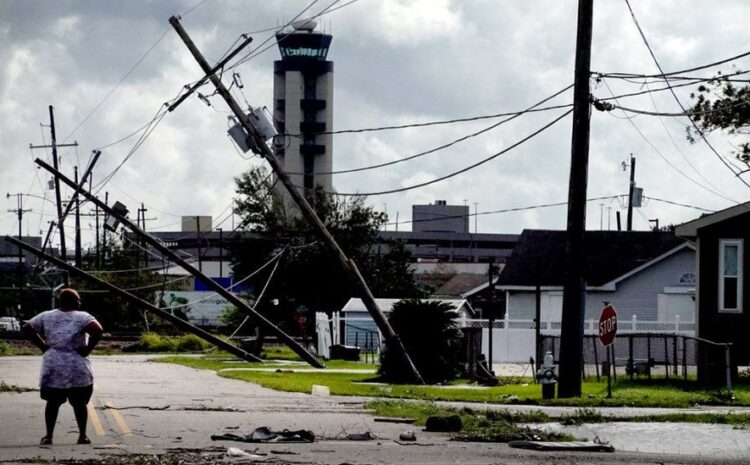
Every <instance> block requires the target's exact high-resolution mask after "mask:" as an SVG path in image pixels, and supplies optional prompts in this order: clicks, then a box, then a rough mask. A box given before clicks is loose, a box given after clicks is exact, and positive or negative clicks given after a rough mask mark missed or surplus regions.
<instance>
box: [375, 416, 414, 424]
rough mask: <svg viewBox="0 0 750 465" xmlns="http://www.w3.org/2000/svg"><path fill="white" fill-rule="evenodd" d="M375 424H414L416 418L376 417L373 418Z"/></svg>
mask: <svg viewBox="0 0 750 465" xmlns="http://www.w3.org/2000/svg"><path fill="white" fill-rule="evenodd" d="M373 421H374V422H376V423H408V424H412V423H416V421H417V419H416V418H388V417H377V418H373Z"/></svg>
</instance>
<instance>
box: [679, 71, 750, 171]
mask: <svg viewBox="0 0 750 465" xmlns="http://www.w3.org/2000/svg"><path fill="white" fill-rule="evenodd" d="M690 97H691V98H692V99H693V100H694V104H693V106H692V107H691V108H690V111H691V112H692V113H696V114H694V115H692V116H691V117H690V118H691V119H692V120H693V122H694V123H695V124H696V126H698V128H699V129H700V131H701V132H710V131H715V130H726V131H727V133H729V134H750V86H748V85H745V86H737V85H735V84H734V83H733V79H732V75H731V74H730V75H723V74H721V73H719V74H718V75H717V76H716V77H714V78H713V79H711V80H710V81H708V82H707V83H706V84H705V85H700V86H699V87H698V89H697V93H692V94H691V95H690ZM699 136H700V134H699V133H698V132H697V131H696V130H695V128H692V127H688V128H687V138H688V140H689V141H690V142H695V141H696V138H697V137H699ZM735 156H736V157H737V158H738V159H739V160H740V161H742V162H744V163H745V164H747V165H748V166H749V167H750V143H748V142H743V143H741V144H739V146H738V147H737V149H736V151H735Z"/></svg>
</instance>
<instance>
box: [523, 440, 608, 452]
mask: <svg viewBox="0 0 750 465" xmlns="http://www.w3.org/2000/svg"><path fill="white" fill-rule="evenodd" d="M508 445H509V446H510V447H513V448H515V449H530V450H538V451H545V452H561V451H575V452H614V451H615V448H614V447H612V446H611V445H610V444H602V443H597V442H589V441H568V442H549V441H510V442H509V443H508Z"/></svg>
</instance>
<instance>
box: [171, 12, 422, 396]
mask: <svg viewBox="0 0 750 465" xmlns="http://www.w3.org/2000/svg"><path fill="white" fill-rule="evenodd" d="M169 23H170V24H171V25H172V27H173V28H174V29H175V31H176V32H177V34H178V35H179V36H180V38H181V39H182V41H183V42H184V43H185V45H186V46H187V48H188V49H189V50H190V52H191V53H192V55H193V57H194V58H195V60H196V61H197V62H198V64H199V65H200V67H201V69H203V71H204V72H205V73H206V75H208V76H209V78H210V80H211V82H212V83H213V84H214V86H215V87H216V90H217V92H218V93H219V94H220V95H221V97H222V98H223V99H224V100H225V101H226V103H227V105H228V106H229V108H230V109H231V110H232V113H234V116H235V117H236V118H237V119H238V120H239V121H240V123H241V124H242V127H243V128H244V129H245V131H246V132H247V134H248V136H249V137H248V139H249V140H250V142H252V143H253V144H254V145H255V146H256V147H257V148H258V149H259V151H260V152H261V153H262V156H263V158H264V159H265V160H266V161H267V162H268V164H269V165H270V166H271V169H272V170H273V172H274V173H275V174H276V178H277V180H278V181H280V182H281V183H282V184H283V185H284V187H285V188H286V189H287V191H288V193H289V195H290V197H291V198H292V200H293V201H294V202H295V203H296V204H297V205H298V206H299V207H300V209H301V211H302V214H303V216H304V217H305V218H306V219H307V220H308V221H309V222H310V223H311V224H312V225H313V226H314V227H315V229H316V230H317V231H318V234H319V235H320V236H321V239H322V240H323V243H324V244H325V245H326V246H327V247H328V248H329V250H330V252H331V254H332V256H333V257H335V258H336V259H338V261H339V263H340V264H341V266H342V268H343V269H344V270H345V271H347V272H348V274H349V277H350V279H351V281H352V283H353V284H354V285H355V286H356V287H357V288H358V290H359V294H360V295H359V297H360V298H361V299H362V302H363V303H364V304H365V307H367V311H368V312H369V313H370V315H372V319H373V320H374V321H375V324H376V325H377V326H378V329H380V332H381V333H383V336H384V337H385V338H386V341H387V342H388V345H389V347H390V350H392V351H393V352H394V354H395V355H397V356H399V357H401V360H402V363H403V364H404V367H405V368H407V369H408V370H409V371H410V372H411V374H412V378H413V379H414V381H415V382H418V383H419V384H424V380H423V379H422V376H421V375H420V374H419V371H418V370H417V367H416V366H415V365H414V363H412V361H411V358H409V355H408V354H407V353H406V350H405V349H404V345H403V343H402V342H401V339H400V338H399V337H398V335H397V334H396V333H395V332H394V331H393V328H391V325H390V324H389V323H388V320H387V319H386V318H385V315H383V313H382V312H381V311H380V309H379V308H378V305H377V303H376V302H375V297H373V295H372V292H371V291H370V288H369V287H367V283H366V282H365V280H364V279H363V278H362V275H361V274H360V272H359V270H358V269H357V266H356V264H355V263H354V262H353V261H352V260H350V259H349V258H348V257H347V256H346V254H345V253H344V251H343V250H341V248H340V247H339V245H338V243H336V240H335V239H334V238H333V236H331V234H330V232H328V229H326V227H325V225H324V224H323V222H322V221H321V220H320V218H318V216H317V214H316V213H315V211H314V210H313V209H312V207H311V206H310V204H309V203H308V202H307V200H306V199H305V198H304V196H302V194H300V193H299V191H298V190H297V188H296V186H295V185H294V184H293V183H292V180H291V179H290V178H289V175H288V174H287V173H286V171H285V170H284V169H283V168H282V167H281V165H280V164H279V162H278V160H277V159H276V156H275V155H274V154H273V152H272V151H271V149H270V148H268V145H266V142H265V140H263V137H262V136H261V135H260V134H259V133H258V131H257V129H256V128H255V127H254V126H253V124H252V122H251V121H250V119H249V117H248V116H247V115H246V114H245V112H244V111H243V110H242V108H240V106H239V104H238V103H237V102H236V101H235V100H234V97H232V95H231V94H230V93H229V91H228V90H227V88H226V87H225V86H224V84H223V83H222V82H221V79H219V77H218V76H216V75H215V74H214V73H213V72H212V68H211V66H210V65H209V64H208V62H206V59H205V58H204V57H203V55H202V54H201V52H200V51H199V50H198V48H197V47H196V46H195V44H194V43H193V41H192V39H190V37H189V36H188V35H187V32H185V30H184V29H183V27H182V25H181V24H180V22H179V20H178V19H177V18H176V17H175V16H172V17H171V18H169Z"/></svg>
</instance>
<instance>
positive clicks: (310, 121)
mask: <svg viewBox="0 0 750 465" xmlns="http://www.w3.org/2000/svg"><path fill="white" fill-rule="evenodd" d="M316 26H317V24H316V23H315V21H310V20H301V21H296V22H294V23H292V28H291V31H289V30H286V31H282V32H279V33H277V34H276V39H277V42H278V44H279V51H280V52H281V60H278V61H275V62H274V90H273V94H274V107H273V108H274V111H273V116H274V119H275V121H276V125H277V127H278V130H279V134H280V136H278V137H277V139H276V141H275V144H274V148H275V153H276V156H277V157H278V159H279V161H280V163H281V164H282V166H283V167H284V169H285V170H286V171H287V172H288V173H290V177H291V179H292V182H293V183H294V184H295V185H296V186H299V187H300V189H302V192H303V194H304V195H305V196H307V197H308V198H310V197H309V196H310V194H311V193H312V190H313V188H314V187H315V186H321V187H323V189H325V190H326V191H330V190H331V188H332V182H331V178H332V176H331V174H330V172H331V171H332V169H333V157H332V147H331V145H332V142H333V140H332V139H333V138H332V136H331V135H330V134H322V133H324V132H326V131H331V129H332V124H333V62H331V61H327V60H326V56H327V55H328V48H329V47H330V45H331V39H332V38H333V37H332V36H331V35H328V34H323V33H321V32H318V31H316V30H315V28H316ZM284 134H285V135H284ZM282 135H283V136H282ZM284 194H286V193H285V192H284ZM285 198H286V195H285Z"/></svg>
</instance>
